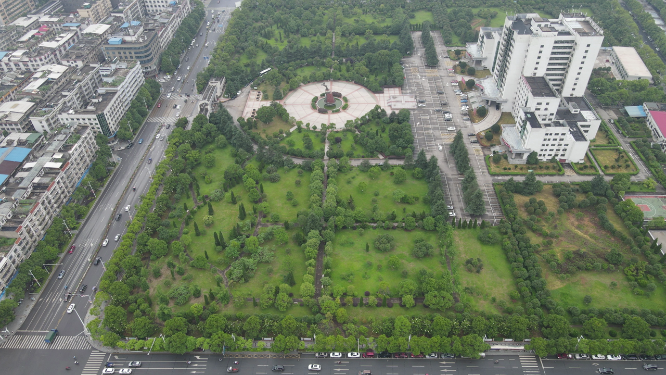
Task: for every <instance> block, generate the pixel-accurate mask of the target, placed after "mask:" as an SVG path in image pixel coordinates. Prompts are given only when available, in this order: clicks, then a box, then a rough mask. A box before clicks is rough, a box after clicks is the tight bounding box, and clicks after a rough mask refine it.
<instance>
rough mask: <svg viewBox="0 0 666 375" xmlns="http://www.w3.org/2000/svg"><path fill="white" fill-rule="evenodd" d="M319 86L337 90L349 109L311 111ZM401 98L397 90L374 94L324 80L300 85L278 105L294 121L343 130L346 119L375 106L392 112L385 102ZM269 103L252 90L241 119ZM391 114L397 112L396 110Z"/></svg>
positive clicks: (353, 86)
mask: <svg viewBox="0 0 666 375" xmlns="http://www.w3.org/2000/svg"><path fill="white" fill-rule="evenodd" d="M323 84H326V86H327V87H328V88H329V89H330V90H331V91H337V92H339V93H341V94H342V96H344V97H347V99H348V104H349V106H348V108H347V109H346V110H341V111H340V112H338V113H327V114H322V113H319V112H317V111H316V110H314V109H312V107H311V105H310V103H311V102H312V98H313V97H315V96H317V97H318V96H319V95H320V94H322V93H323V92H324V91H325V89H324V86H323ZM401 95H402V92H401V90H400V88H386V89H384V93H383V94H374V93H372V92H371V91H370V90H368V89H366V88H365V87H363V86H361V85H357V84H355V83H351V82H346V81H324V82H313V83H308V84H307V85H303V86H300V87H299V88H297V89H296V90H293V91H291V92H289V94H287V96H286V97H285V98H284V99H283V100H280V101H279V102H280V103H281V104H282V105H283V106H284V108H285V109H286V110H287V112H289V115H290V116H292V117H294V118H295V119H296V121H302V122H303V123H304V124H307V123H310V124H311V125H317V126H318V125H320V124H335V127H336V128H337V129H343V128H344V126H345V123H346V122H347V121H348V120H354V119H357V118H359V117H361V116H363V115H365V114H366V113H368V112H369V111H370V110H371V109H372V108H374V107H375V106H376V105H379V106H381V107H382V108H384V110H386V112H387V113H391V111H393V109H391V107H390V106H389V101H391V100H395V97H399V96H401ZM258 98H259V99H258ZM269 104H270V101H268V100H261V93H260V92H259V91H256V90H252V91H250V95H248V99H247V102H246V104H245V109H244V110H243V117H245V118H247V117H250V116H252V113H253V110H257V109H259V108H261V107H263V106H265V105H269ZM395 111H396V112H397V111H398V109H397V108H396V109H395Z"/></svg>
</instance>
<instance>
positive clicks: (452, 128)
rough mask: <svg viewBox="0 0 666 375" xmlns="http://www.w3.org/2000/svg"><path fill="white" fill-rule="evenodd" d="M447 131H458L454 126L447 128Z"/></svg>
mask: <svg viewBox="0 0 666 375" xmlns="http://www.w3.org/2000/svg"><path fill="white" fill-rule="evenodd" d="M446 130H448V131H450V132H454V131H456V128H455V127H454V126H449V127H448V128H446Z"/></svg>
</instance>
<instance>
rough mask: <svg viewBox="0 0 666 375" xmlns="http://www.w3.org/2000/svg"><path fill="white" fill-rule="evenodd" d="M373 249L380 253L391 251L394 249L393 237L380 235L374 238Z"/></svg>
mask: <svg viewBox="0 0 666 375" xmlns="http://www.w3.org/2000/svg"><path fill="white" fill-rule="evenodd" d="M374 245H375V249H377V250H379V251H380V252H382V253H385V252H388V251H391V250H393V248H394V247H395V237H393V236H392V235H390V234H380V235H379V236H377V238H375V242H374Z"/></svg>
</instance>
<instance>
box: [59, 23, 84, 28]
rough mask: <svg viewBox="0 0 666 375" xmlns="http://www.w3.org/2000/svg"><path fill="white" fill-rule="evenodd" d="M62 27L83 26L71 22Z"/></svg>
mask: <svg viewBox="0 0 666 375" xmlns="http://www.w3.org/2000/svg"><path fill="white" fill-rule="evenodd" d="M62 26H63V27H78V26H81V24H80V23H76V22H69V23H63V24H62Z"/></svg>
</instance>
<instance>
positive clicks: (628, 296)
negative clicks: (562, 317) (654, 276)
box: [542, 267, 666, 310]
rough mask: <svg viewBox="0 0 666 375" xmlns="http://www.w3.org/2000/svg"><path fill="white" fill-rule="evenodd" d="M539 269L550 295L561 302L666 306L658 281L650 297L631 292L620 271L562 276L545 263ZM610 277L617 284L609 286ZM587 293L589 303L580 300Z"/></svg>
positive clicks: (577, 304)
mask: <svg viewBox="0 0 666 375" xmlns="http://www.w3.org/2000/svg"><path fill="white" fill-rule="evenodd" d="M542 269H543V270H544V272H543V275H544V278H545V279H546V281H547V288H548V289H549V290H550V291H551V296H552V297H553V299H555V300H556V301H557V302H559V303H560V304H561V305H562V306H578V307H579V308H584V307H596V308H599V309H601V308H604V307H610V308H624V307H628V308H637V309H650V310H663V309H665V308H666V299H664V298H663V297H662V296H663V295H664V292H666V290H665V289H664V286H663V284H661V283H656V285H657V289H656V290H655V291H654V293H653V295H652V297H651V298H650V297H646V296H638V295H635V294H634V293H632V291H631V287H630V286H629V281H628V280H627V277H626V276H625V275H624V274H623V273H622V272H621V271H617V272H613V273H607V272H604V271H600V272H593V271H587V272H581V273H579V274H577V275H574V276H572V277H570V278H568V279H566V280H562V279H560V278H559V277H558V275H555V274H553V273H552V272H550V270H549V269H548V268H547V267H542ZM611 281H615V282H616V283H617V287H616V288H614V289H611V288H610V283H611ZM586 295H589V296H590V297H592V303H590V304H589V305H585V304H584V303H583V298H584V297H585V296H586Z"/></svg>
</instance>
